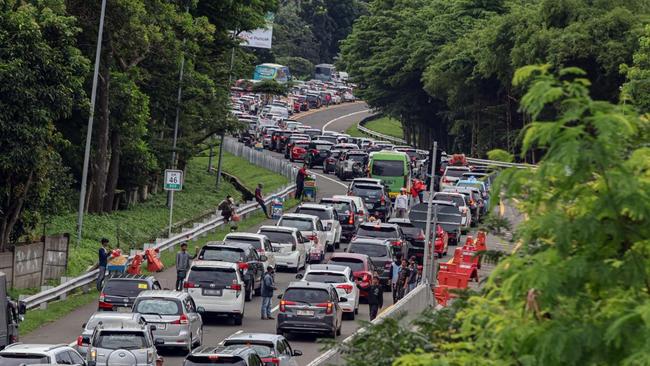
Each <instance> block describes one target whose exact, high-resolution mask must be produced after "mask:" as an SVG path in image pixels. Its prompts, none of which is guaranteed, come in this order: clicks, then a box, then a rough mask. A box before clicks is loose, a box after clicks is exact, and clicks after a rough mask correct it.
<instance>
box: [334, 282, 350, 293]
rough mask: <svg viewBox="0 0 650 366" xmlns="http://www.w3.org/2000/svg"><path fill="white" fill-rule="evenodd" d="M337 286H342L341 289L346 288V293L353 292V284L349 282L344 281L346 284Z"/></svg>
mask: <svg viewBox="0 0 650 366" xmlns="http://www.w3.org/2000/svg"><path fill="white" fill-rule="evenodd" d="M336 288H340V289H343V290H345V293H346V294H349V293H350V292H352V285H350V284H348V283H344V284H342V285H338V286H336Z"/></svg>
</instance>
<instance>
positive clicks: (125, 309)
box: [113, 306, 131, 313]
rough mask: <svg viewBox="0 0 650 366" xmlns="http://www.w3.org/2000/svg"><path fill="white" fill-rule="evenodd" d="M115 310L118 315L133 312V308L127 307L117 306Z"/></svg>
mask: <svg viewBox="0 0 650 366" xmlns="http://www.w3.org/2000/svg"><path fill="white" fill-rule="evenodd" d="M113 309H115V311H117V312H118V313H130V312H131V308H130V307H127V306H115V307H113Z"/></svg>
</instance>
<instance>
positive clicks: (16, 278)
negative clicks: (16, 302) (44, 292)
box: [0, 234, 70, 289]
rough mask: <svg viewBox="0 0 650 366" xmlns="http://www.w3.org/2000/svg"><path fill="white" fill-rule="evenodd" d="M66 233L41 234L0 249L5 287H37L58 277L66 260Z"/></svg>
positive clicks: (0, 262)
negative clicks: (36, 238) (1, 251)
mask: <svg viewBox="0 0 650 366" xmlns="http://www.w3.org/2000/svg"><path fill="white" fill-rule="evenodd" d="M69 242H70V237H69V236H68V234H64V235H54V236H44V237H42V238H41V241H39V242H36V243H29V244H19V245H17V246H15V247H14V250H13V251H11V252H5V253H0V272H4V273H5V274H6V275H7V277H6V278H7V287H8V288H16V289H25V288H34V287H40V286H41V285H43V284H44V283H45V282H46V281H48V280H53V279H59V277H61V276H62V275H63V274H64V273H65V270H66V266H67V263H68V244H69Z"/></svg>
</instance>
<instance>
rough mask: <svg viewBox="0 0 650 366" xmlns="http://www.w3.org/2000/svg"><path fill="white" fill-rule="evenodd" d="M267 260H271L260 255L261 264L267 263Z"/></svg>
mask: <svg viewBox="0 0 650 366" xmlns="http://www.w3.org/2000/svg"><path fill="white" fill-rule="evenodd" d="M267 260H269V258H268V257H267V256H265V255H260V261H261V262H266V261H267Z"/></svg>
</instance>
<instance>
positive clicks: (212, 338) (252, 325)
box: [22, 103, 500, 366]
mask: <svg viewBox="0 0 650 366" xmlns="http://www.w3.org/2000/svg"><path fill="white" fill-rule="evenodd" d="M371 114H372V112H371V111H369V110H368V107H367V106H366V105H365V104H364V103H352V104H344V105H339V106H334V107H330V108H328V109H324V110H319V111H315V112H308V113H305V114H303V115H302V116H297V117H296V119H298V120H300V121H301V122H303V123H305V124H307V125H310V126H312V127H314V128H324V129H326V130H332V131H337V132H343V131H345V130H346V129H347V128H349V127H350V126H352V125H354V124H356V123H357V122H359V121H360V120H361V119H363V118H365V117H367V116H369V115H371ZM272 154H274V155H275V156H277V157H279V158H282V156H281V155H280V154H277V153H272ZM312 171H314V170H312ZM314 173H316V174H317V185H318V189H319V191H318V197H327V196H331V195H335V194H345V192H346V191H347V189H346V188H347V184H346V183H343V182H340V181H339V180H338V179H337V178H336V177H335V176H334V175H330V174H328V175H324V174H323V173H322V171H321V170H320V169H318V170H315V171H314ZM266 193H270V192H266ZM269 224H274V221H273V220H267V221H265V222H264V223H263V225H269ZM256 230H257V228H252V229H251V230H250V231H252V232H255V231H256ZM463 242H464V238H463ZM499 245H500V244H498V243H496V241H495V239H494V238H491V237H489V236H488V247H494V246H499ZM345 247H346V245H344V244H342V245H341V248H340V249H339V251H342V250H344V249H345ZM454 248H455V247H450V250H449V255H448V256H446V257H445V258H442V259H441V260H442V261H448V260H449V259H450V258H451V256H452V255H453V250H454ZM486 270H488V268H485V267H484V268H483V269H482V270H481V272H482V274H486ZM175 276H176V272H175V269H174V268H169V269H167V270H165V271H164V272H162V273H159V274H157V275H156V277H157V278H158V280H159V281H160V282H161V283H162V285H163V287H164V288H173V287H174V283H175V279H176V278H175ZM293 280H295V274H293V273H283V272H278V273H276V284H277V287H278V288H279V289H280V291H277V292H276V294H277V293H280V292H281V290H283V289H285V288H286V286H287V285H288V283H289V282H291V281H293ZM278 301H279V300H277V299H276V298H274V299H273V305H272V308H273V312H274V313H277V310H278V309H277V303H278ZM391 303H392V300H391V296H390V293H385V294H384V307H387V306H388V305H390V304H391ZM260 306H261V298H260V297H259V296H257V297H254V298H253V301H251V302H247V303H246V307H245V316H244V322H243V325H242V326H235V325H233V323H232V322H231V321H230V320H229V319H226V318H221V319H219V318H217V319H204V336H203V344H205V345H216V344H218V343H219V342H220V341H221V340H223V339H224V338H225V337H227V336H229V335H231V334H233V333H236V332H264V333H274V332H275V321H273V320H261V319H260ZM96 309H97V304H96V303H91V304H89V305H85V306H82V307H79V308H78V309H76V310H74V311H73V312H71V313H70V314H68V315H66V316H64V317H63V318H61V319H60V320H58V321H57V322H54V323H50V324H47V325H44V326H43V327H41V328H39V329H38V330H36V331H34V332H32V333H31V334H29V335H27V336H25V337H23V338H22V342H25V343H48V344H50V343H66V344H67V343H70V342H73V341H75V340H76V338H77V336H78V335H79V334H80V332H81V325H82V324H83V323H85V322H86V321H87V320H88V318H89V317H90V316H91V315H92V314H93V313H94V312H95V310H96ZM28 316H29V314H28ZM360 319H362V320H369V316H368V305H366V304H363V303H362V304H361V305H360V306H359V314H358V315H357V318H356V320H354V321H351V320H345V321H344V323H343V329H342V335H341V336H340V337H338V340H343V339H345V338H346V337H348V336H349V335H351V334H352V333H354V331H355V330H356V329H357V328H358V327H359V323H358V320H360ZM289 341H290V343H291V345H292V347H293V349H298V350H301V351H302V352H303V356H301V357H299V358H298V362H299V364H300V365H306V364H308V363H309V362H310V361H312V360H313V359H314V358H316V357H317V356H318V355H319V354H320V353H321V352H322V351H323V345H322V344H321V343H320V342H319V340H318V339H316V338H315V337H313V336H293V337H291V338H289ZM161 355H163V357H164V358H165V362H164V364H165V365H170V366H178V365H182V362H183V359H184V357H185V355H184V354H182V353H179V352H169V351H163V352H161Z"/></svg>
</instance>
